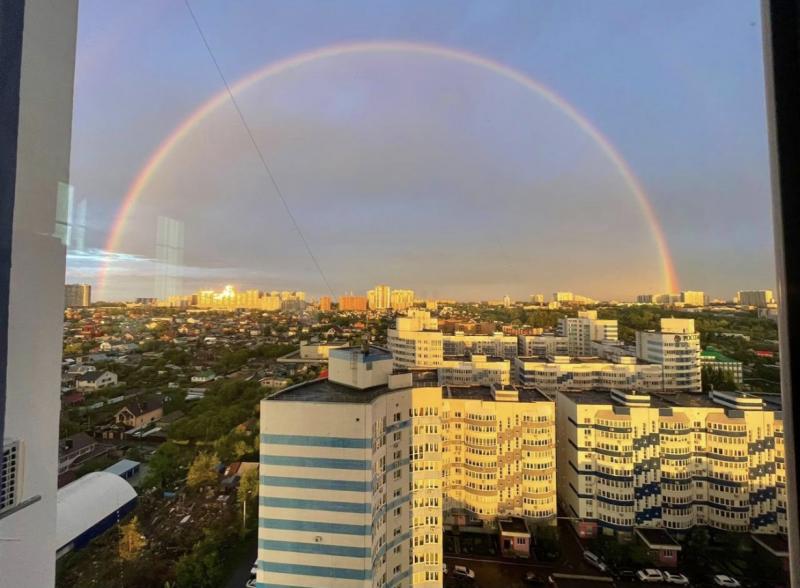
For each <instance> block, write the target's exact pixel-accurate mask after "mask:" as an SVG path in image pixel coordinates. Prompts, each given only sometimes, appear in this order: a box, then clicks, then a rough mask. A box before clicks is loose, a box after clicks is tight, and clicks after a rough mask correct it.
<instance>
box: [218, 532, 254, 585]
mask: <svg viewBox="0 0 800 588" xmlns="http://www.w3.org/2000/svg"><path fill="white" fill-rule="evenodd" d="M257 556H258V541H257V539H256V538H253V541H252V542H251V543H250V544H249V545H248V546H247V549H245V550H244V553H243V555H242V557H241V558H240V560H239V561H238V562H237V563H236V567H235V568H234V569H233V572H232V573H231V575H230V577H229V578H228V583H227V584H225V588H244V585H245V583H247V580H248V579H249V578H250V568H251V567H253V562H254V561H255V560H256V557H257Z"/></svg>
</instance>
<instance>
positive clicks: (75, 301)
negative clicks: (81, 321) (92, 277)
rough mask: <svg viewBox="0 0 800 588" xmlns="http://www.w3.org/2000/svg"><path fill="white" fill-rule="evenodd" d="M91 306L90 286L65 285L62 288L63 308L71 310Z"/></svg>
mask: <svg viewBox="0 0 800 588" xmlns="http://www.w3.org/2000/svg"><path fill="white" fill-rule="evenodd" d="M91 305H92V286H91V285H90V284H66V285H65V286H64V306H65V307H66V308H72V307H77V306H91Z"/></svg>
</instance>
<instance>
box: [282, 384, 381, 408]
mask: <svg viewBox="0 0 800 588" xmlns="http://www.w3.org/2000/svg"><path fill="white" fill-rule="evenodd" d="M387 392H389V387H388V386H387V385H385V384H383V385H380V386H373V387H372V388H365V389H363V390H362V389H359V388H353V387H351V386H345V385H344V384H337V383H336V382H331V381H330V380H328V378H319V379H317V380H311V381H310V382H303V383H301V384H297V385H295V386H290V387H289V388H284V389H283V390H279V391H278V392H275V393H274V394H272V395H271V396H268V397H267V400H283V401H289V402H341V403H345V404H347V403H350V404H367V403H369V402H372V401H373V400H375V399H376V398H378V397H379V396H381V395H382V394H386V393H387Z"/></svg>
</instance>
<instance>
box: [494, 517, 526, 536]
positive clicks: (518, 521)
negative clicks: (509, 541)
mask: <svg viewBox="0 0 800 588" xmlns="http://www.w3.org/2000/svg"><path fill="white" fill-rule="evenodd" d="M498 524H499V525H500V532H501V533H526V534H528V535H530V531H529V530H528V525H526V524H525V519H522V518H520V517H511V518H509V519H500V520H499V521H498Z"/></svg>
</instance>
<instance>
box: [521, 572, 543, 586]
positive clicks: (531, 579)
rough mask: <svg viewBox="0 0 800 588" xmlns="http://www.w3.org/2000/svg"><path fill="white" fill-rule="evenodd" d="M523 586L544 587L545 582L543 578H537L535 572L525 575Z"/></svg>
mask: <svg viewBox="0 0 800 588" xmlns="http://www.w3.org/2000/svg"><path fill="white" fill-rule="evenodd" d="M525 585H526V586H544V585H545V580H544V578H542V577H540V576H537V575H536V572H528V573H527V574H525Z"/></svg>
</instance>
